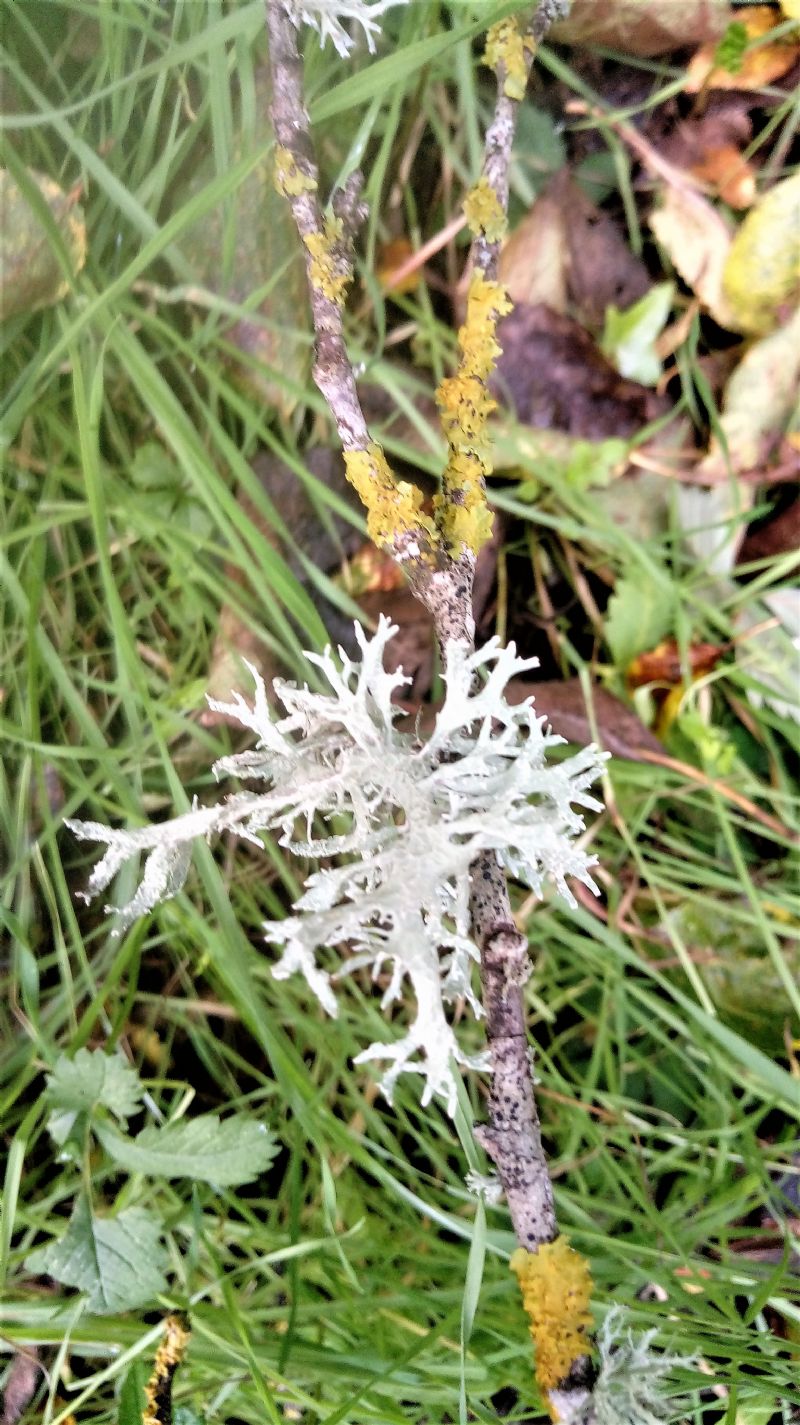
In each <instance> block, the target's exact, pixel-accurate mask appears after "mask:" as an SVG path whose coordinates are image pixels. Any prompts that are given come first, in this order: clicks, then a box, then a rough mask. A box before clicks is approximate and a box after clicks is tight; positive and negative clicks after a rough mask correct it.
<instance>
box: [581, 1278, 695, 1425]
mask: <svg viewBox="0 0 800 1425" xmlns="http://www.w3.org/2000/svg"><path fill="white" fill-rule="evenodd" d="M624 1321H625V1313H624V1311H623V1310H622V1309H621V1307H618V1306H615V1307H613V1308H612V1310H611V1311H609V1313H608V1315H607V1316H606V1318H605V1321H604V1322H603V1325H602V1326H601V1328H600V1330H599V1332H598V1335H597V1349H598V1351H599V1353H600V1365H599V1371H598V1376H597V1381H596V1383H595V1387H594V1395H593V1406H594V1411H595V1418H596V1422H597V1425H665V1422H666V1421H669V1420H673V1419H674V1418H675V1414H676V1399H675V1392H674V1391H670V1392H669V1393H668V1392H667V1390H666V1380H667V1377H668V1376H669V1374H670V1372H671V1371H673V1370H675V1369H676V1368H677V1367H682V1368H683V1369H688V1368H689V1367H691V1366H692V1365H694V1364H695V1362H694V1360H693V1359H692V1358H691V1357H689V1356H671V1355H668V1354H667V1353H666V1352H663V1351H654V1350H653V1341H654V1339H655V1337H656V1334H657V1333H656V1332H655V1331H644V1332H642V1333H641V1334H638V1335H637V1334H635V1333H634V1332H633V1331H631V1330H625V1329H624Z"/></svg>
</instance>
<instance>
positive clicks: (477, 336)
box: [433, 268, 511, 559]
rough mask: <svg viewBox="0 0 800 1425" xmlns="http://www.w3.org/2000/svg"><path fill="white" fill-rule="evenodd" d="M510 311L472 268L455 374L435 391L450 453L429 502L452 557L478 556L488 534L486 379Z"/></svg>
mask: <svg viewBox="0 0 800 1425" xmlns="http://www.w3.org/2000/svg"><path fill="white" fill-rule="evenodd" d="M510 310H511V303H510V301H509V299H508V294H507V293H506V290H505V288H504V287H503V286H502V284H501V283H499V282H492V281H490V280H489V279H488V278H487V277H485V276H484V274H483V272H482V271H481V270H480V268H478V269H476V271H475V272H474V273H473V276H472V281H471V283H470V288H469V295H468V298H467V316H466V320H465V322H464V325H463V326H462V327H461V329H460V331H459V333H458V344H459V348H460V353H461V359H460V361H459V364H458V370H457V371H456V373H455V375H454V376H449V377H447V378H446V379H445V380H444V381H442V383H441V385H440V386H439V389H438V390H437V392H436V404H437V405H438V407H439V410H440V412H441V418H442V428H443V430H444V433H445V435H446V437H447V442H448V445H449V447H450V449H449V454H448V459H447V465H446V467H445V470H444V474H443V476H442V488H441V491H440V493H439V494H438V495H437V496H436V498H435V499H434V505H433V508H434V518H435V520H436V525H437V528H438V529H439V531H440V534H441V537H442V539H443V541H444V545H445V548H446V549H447V551H448V553H449V554H450V555H452V557H453V558H455V559H458V558H460V557H461V556H462V555H463V554H464V552H465V551H469V552H471V553H472V554H477V553H478V551H479V550H480V549H482V548H483V546H484V544H486V543H487V542H488V540H490V539H491V536H492V514H491V511H490V509H489V506H488V504H487V501H486V486H485V479H486V476H487V475H489V474H491V469H492V465H491V459H490V454H489V435H488V424H487V423H488V419H489V416H490V415H491V413H492V411H493V410H494V409H495V406H496V404H497V403H496V401H494V400H493V399H492V397H491V396H490V394H489V390H488V386H487V381H488V379H489V377H490V375H491V373H492V369H493V367H494V364H495V361H496V360H497V357H498V356H499V355H500V347H499V345H498V343H497V340H496V337H495V332H496V329H497V322H498V320H499V318H500V317H501V316H503V315H505V313H506V312H509V311H510Z"/></svg>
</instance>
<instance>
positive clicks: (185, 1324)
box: [142, 1311, 191, 1425]
mask: <svg viewBox="0 0 800 1425" xmlns="http://www.w3.org/2000/svg"><path fill="white" fill-rule="evenodd" d="M190 1336H191V1330H190V1327H189V1320H188V1317H186V1316H184V1315H183V1313H182V1312H177V1311H176V1312H174V1313H173V1314H172V1315H171V1316H168V1317H167V1319H166V1321H165V1322H164V1336H163V1339H162V1341H161V1345H160V1346H159V1348H158V1350H157V1351H156V1358H155V1361H154V1362H153V1373H152V1375H151V1376H150V1379H149V1380H148V1382H147V1384H146V1386H145V1388H144V1395H145V1402H146V1404H145V1408H144V1411H143V1413H142V1425H170V1422H171V1420H172V1378H173V1376H174V1375H175V1372H176V1370H177V1369H178V1366H179V1365H180V1364H181V1361H182V1360H183V1358H184V1356H185V1354H186V1347H187V1346H188V1344H189V1337H190Z"/></svg>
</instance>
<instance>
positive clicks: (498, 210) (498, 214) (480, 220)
mask: <svg viewBox="0 0 800 1425" xmlns="http://www.w3.org/2000/svg"><path fill="white" fill-rule="evenodd" d="M464 216H465V218H466V220H467V222H468V224H469V227H470V231H471V232H473V233H476V234H479V233H483V235H484V237H485V238H487V239H488V241H489V242H500V240H501V239H502V238H504V237H505V235H506V215H505V213H504V211H503V208H502V205H501V203H500V199H499V198H498V196H497V194H496V193H495V191H494V189H493V187H492V185H491V183H490V182H489V180H488V178H487V177H486V176H485V175H484V176H483V177H482V178H479V179H478V182H477V183H476V184H475V187H474V188H472V189H470V192H469V193H468V194H467V196H466V198H465V199H464Z"/></svg>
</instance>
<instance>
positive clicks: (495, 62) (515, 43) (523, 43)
mask: <svg viewBox="0 0 800 1425" xmlns="http://www.w3.org/2000/svg"><path fill="white" fill-rule="evenodd" d="M535 48H536V46H535V44H534V41H533V39H532V37H531V36H529V35H525V36H523V34H522V32H521V30H520V28H519V25H518V24H517V22H516V20H515V19H513V18H512V17H509V18H508V19H507V20H500V21H499V23H498V24H496V25H492V27H491V29H490V30H489V32H488V34H487V36H486V49H485V50H484V54H483V62H484V64H488V66H489V68H490V69H494V70H495V71H498V70H499V69H500V68H501V67H502V70H503V93H504V94H505V95H506V98H508V99H518V100H521V99H524V98H525V89H526V87H527V83H528V67H527V65H526V63H525V53H526V51H527V52H528V53H529V54H532V53H533V52H534V50H535Z"/></svg>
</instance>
